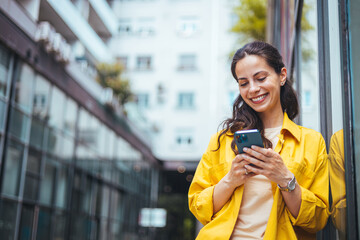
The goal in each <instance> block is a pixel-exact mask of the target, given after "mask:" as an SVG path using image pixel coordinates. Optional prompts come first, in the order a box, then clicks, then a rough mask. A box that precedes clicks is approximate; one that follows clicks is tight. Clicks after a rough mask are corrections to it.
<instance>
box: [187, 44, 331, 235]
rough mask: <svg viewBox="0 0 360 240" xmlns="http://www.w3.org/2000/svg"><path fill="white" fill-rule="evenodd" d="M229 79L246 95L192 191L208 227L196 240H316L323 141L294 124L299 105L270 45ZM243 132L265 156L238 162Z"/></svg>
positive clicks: (254, 47)
mask: <svg viewBox="0 0 360 240" xmlns="http://www.w3.org/2000/svg"><path fill="white" fill-rule="evenodd" d="M231 71H232V74H233V76H234V78H235V80H236V81H237V83H238V85H239V91H240V94H239V96H238V97H237V99H236V101H235V103H234V105H233V115H232V118H229V119H227V120H226V121H224V123H223V130H221V131H220V132H218V133H217V134H215V135H213V137H212V138H211V140H210V143H209V146H208V149H207V150H206V152H205V154H204V155H203V157H202V159H201V161H200V163H199V165H198V167H197V170H196V173H195V175H194V178H193V181H192V184H191V186H190V189H189V206H190V210H191V212H192V213H193V214H194V215H195V216H196V217H197V219H198V220H199V221H200V222H201V223H203V224H204V227H203V228H202V230H201V231H200V232H199V234H198V237H197V239H231V240H235V239H315V238H316V232H317V231H319V230H321V229H322V228H323V227H324V226H325V225H326V222H327V219H328V206H329V201H328V193H329V189H328V180H329V178H328V164H327V153H326V147H325V142H324V139H323V137H322V136H321V134H320V133H318V132H316V131H314V130H312V129H308V128H305V127H302V126H299V125H297V124H295V123H294V122H293V121H292V120H293V119H294V118H295V117H296V115H297V114H298V108H299V107H298V101H297V98H296V95H295V91H294V90H293V88H292V86H291V85H290V83H288V81H287V70H286V68H285V66H284V63H283V62H282V57H281V55H280V54H279V52H278V50H277V49H276V48H274V47H273V46H272V45H270V44H267V43H264V42H259V41H255V42H252V43H249V44H247V45H245V46H244V47H243V48H241V49H239V50H238V51H237V52H236V53H235V55H234V57H233V62H232V65H231ZM241 129H258V130H259V132H260V133H261V136H262V140H263V142H264V146H265V148H262V147H257V146H254V145H253V146H252V147H251V148H244V149H243V150H244V152H245V153H241V154H239V153H238V150H237V148H236V146H235V141H234V133H235V132H236V131H238V130H241Z"/></svg>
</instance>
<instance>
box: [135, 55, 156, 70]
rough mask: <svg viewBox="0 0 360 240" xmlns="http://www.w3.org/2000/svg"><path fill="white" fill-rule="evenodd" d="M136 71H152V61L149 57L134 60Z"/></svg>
mask: <svg viewBox="0 0 360 240" xmlns="http://www.w3.org/2000/svg"><path fill="white" fill-rule="evenodd" d="M136 69H137V70H150V69H152V59H151V57H150V56H139V57H137V58H136Z"/></svg>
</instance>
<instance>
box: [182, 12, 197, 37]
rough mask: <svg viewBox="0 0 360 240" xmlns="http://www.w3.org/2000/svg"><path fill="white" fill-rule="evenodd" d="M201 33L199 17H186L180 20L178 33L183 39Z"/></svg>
mask: <svg viewBox="0 0 360 240" xmlns="http://www.w3.org/2000/svg"><path fill="white" fill-rule="evenodd" d="M198 31H199V19H198V17H193V16H186V17H181V18H180V19H179V20H178V26H177V32H178V35H179V36H181V37H192V36H194V35H195V34H196V33H197V32H198Z"/></svg>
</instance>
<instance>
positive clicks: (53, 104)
mask: <svg viewBox="0 0 360 240" xmlns="http://www.w3.org/2000/svg"><path fill="white" fill-rule="evenodd" d="M64 111H65V94H64V93H63V92H61V91H60V90H59V89H58V88H56V87H53V88H52V91H51V101H50V110H49V112H50V114H49V125H50V126H51V127H55V128H58V129H63V122H64Z"/></svg>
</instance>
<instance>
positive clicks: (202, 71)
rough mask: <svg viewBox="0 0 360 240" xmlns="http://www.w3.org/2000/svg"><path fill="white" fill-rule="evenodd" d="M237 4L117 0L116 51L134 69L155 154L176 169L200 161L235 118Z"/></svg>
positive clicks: (131, 73)
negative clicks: (224, 124) (212, 140)
mask: <svg viewBox="0 0 360 240" xmlns="http://www.w3.org/2000/svg"><path fill="white" fill-rule="evenodd" d="M235 3H237V1H233V0H226V1H224V0H194V1H189V0H149V1H141V0H132V1H131V0H127V1H125V0H113V1H110V5H111V6H112V8H113V10H114V12H115V14H116V15H117V17H118V21H119V28H118V34H117V35H115V37H114V38H112V40H111V42H110V44H109V47H110V48H111V49H112V53H113V54H114V55H115V57H116V58H117V59H118V60H119V61H121V62H122V63H123V64H124V65H125V66H126V69H127V71H126V75H127V77H128V78H129V79H130V80H131V84H132V89H133V91H134V92H135V93H136V95H137V106H138V108H139V111H141V112H142V113H143V114H144V115H145V117H146V119H147V121H148V123H149V124H148V125H146V124H145V125H144V126H147V128H150V129H151V130H152V131H153V136H152V137H151V140H150V139H149V140H148V141H152V142H151V144H152V148H153V152H154V154H155V156H157V157H158V158H159V159H160V160H163V161H165V165H166V166H167V167H169V168H178V167H179V166H182V165H184V166H185V167H187V168H188V169H189V168H191V167H190V163H197V162H198V161H199V160H200V158H201V156H202V154H203V152H204V151H205V149H206V147H207V144H208V142H209V140H210V136H211V135H212V134H214V133H215V132H216V131H217V129H218V126H219V124H220V123H221V122H222V121H223V120H224V119H225V118H226V117H230V114H231V106H232V102H233V100H234V97H235V96H236V94H237V91H238V90H237V85H236V83H235V81H234V79H233V78H232V76H231V72H230V60H229V58H230V57H229V56H230V53H231V52H232V51H234V50H235V48H238V47H239V46H236V45H235V39H234V36H232V34H231V33H230V28H231V26H232V25H233V23H234V21H236V20H237V19H236V17H234V15H233V14H232V9H233V6H234V4H235ZM130 115H131V114H130ZM129 117H130V118H131V117H132V116H129ZM141 121H144V120H140V122H139V121H138V124H140V125H141V124H142V122H141Z"/></svg>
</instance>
